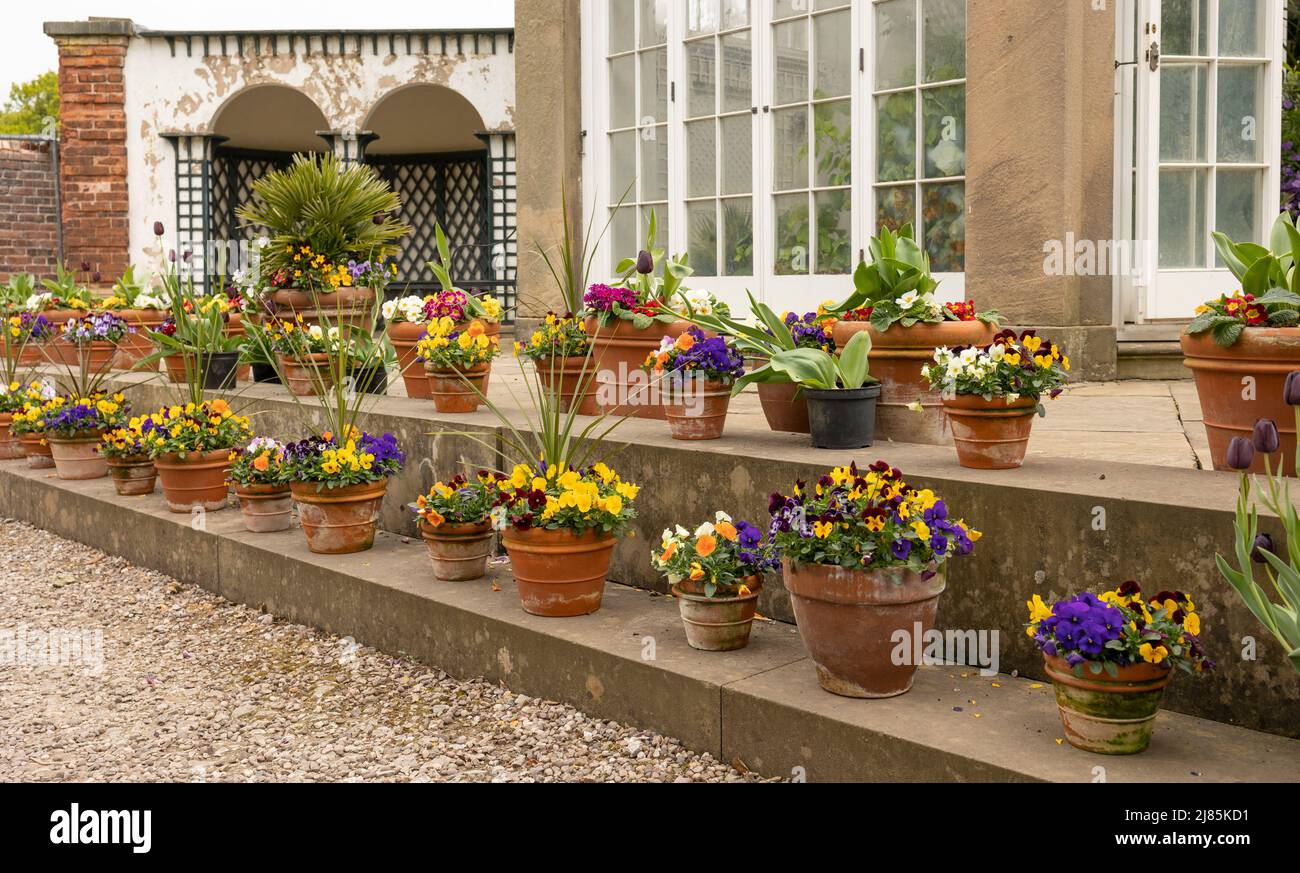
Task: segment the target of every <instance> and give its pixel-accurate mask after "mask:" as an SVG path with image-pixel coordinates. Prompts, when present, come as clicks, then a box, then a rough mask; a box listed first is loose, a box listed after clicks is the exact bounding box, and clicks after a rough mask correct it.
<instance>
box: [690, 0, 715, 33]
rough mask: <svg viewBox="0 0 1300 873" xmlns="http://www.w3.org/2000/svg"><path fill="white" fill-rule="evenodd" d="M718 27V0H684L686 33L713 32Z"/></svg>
mask: <svg viewBox="0 0 1300 873" xmlns="http://www.w3.org/2000/svg"><path fill="white" fill-rule="evenodd" d="M717 29H718V0H686V33H687V34H688V35H690V36H695V35H696V34H698V33H713V32H714V31H716V30H717Z"/></svg>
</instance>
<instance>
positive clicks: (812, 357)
mask: <svg viewBox="0 0 1300 873" xmlns="http://www.w3.org/2000/svg"><path fill="white" fill-rule="evenodd" d="M769 366H771V367H772V368H773V369H774V370H777V371H779V372H782V373H785V374H786V375H788V376H789V377H790V380H791V381H793V382H798V383H799V384H800V385H804V386H806V387H808V388H820V389H823V390H830V389H833V388H835V381H836V366H835V361H834V359H833V358H832V356H831V355H830V353H828V352H824V351H822V350H821V349H786V350H783V351H780V352H777V353H776V354H775V355H773V356H772V360H771V362H770V363H769Z"/></svg>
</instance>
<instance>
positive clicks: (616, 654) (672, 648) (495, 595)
mask: <svg viewBox="0 0 1300 873" xmlns="http://www.w3.org/2000/svg"><path fill="white" fill-rule="evenodd" d="M0 514H2V515H5V516H8V517H12V518H17V519H19V520H22V521H25V522H28V523H30V524H33V525H35V526H37V527H41V528H44V529H46V530H50V531H52V532H54V533H56V534H58V535H60V536H63V537H67V538H69V539H73V540H77V541H79V542H83V543H86V544H87V545H91V546H94V547H96V548H99V549H102V550H103V551H105V552H108V553H110V554H114V555H120V556H121V557H123V558H125V559H127V560H128V561H131V562H132V563H135V564H138V565H140V566H145V567H150V568H153V569H156V570H158V571H160V572H163V573H166V574H168V575H170V576H173V577H175V578H178V579H181V580H183V581H188V582H196V583H198V584H199V585H202V586H203V587H205V588H207V589H209V590H212V591H214V592H216V593H218V594H220V595H222V596H224V597H226V598H227V599H230V600H233V601H238V602H242V603H246V604H249V605H252V606H259V607H264V608H265V609H266V610H267V611H268V612H270V613H272V614H274V615H276V616H278V617H280V618H284V619H288V620H292V621H298V622H303V623H307V624H312V625H315V626H317V627H320V628H322V629H324V630H327V631H330V632H332V633H335V634H339V635H345V636H351V637H352V638H353V639H355V640H356V641H357V642H359V643H361V644H363V645H369V646H374V647H376V648H379V649H381V650H384V651H388V652H393V653H405V654H409V655H411V656H413V657H415V658H417V659H419V660H421V661H423V662H425V663H428V664H431V665H434V666H437V667H439V668H441V669H443V670H446V671H447V672H448V673H450V674H452V675H453V676H457V677H465V678H468V677H479V676H481V677H484V678H487V679H489V680H493V681H498V682H501V683H503V684H505V685H506V686H507V687H509V688H511V689H512V690H514V691H517V692H520V693H523V694H527V695H530V696H536V697H543V698H547V699H552V700H558V701H563V702H565V703H569V704H572V705H574V706H577V707H579V708H581V709H582V710H584V711H585V712H587V713H589V714H591V715H594V716H598V717H601V718H606V719H611V720H615V721H619V722H625V723H629V724H634V725H637V726H640V727H645V728H650V729H654V730H657V731H661V732H663V733H666V734H669V735H672V736H675V737H678V738H680V739H681V740H682V741H683V742H684V743H685V744H686V745H688V746H689V747H691V748H693V749H696V750H699V751H707V752H710V753H712V754H714V755H716V756H718V757H720V758H721V759H722V760H726V761H733V762H736V763H737V764H739V765H743V766H746V767H748V768H749V769H752V770H754V771H755V772H758V773H761V774H763V775H768V776H785V777H790V776H793V777H795V778H804V779H807V780H809V781H836V780H854V781H856V780H878V781H910V780H938V781H1079V782H1087V781H1099V780H1101V779H1104V780H1105V781H1111V782H1127V781H1141V782H1197V781H1205V782H1233V781H1300V741H1297V740H1292V739H1287V738H1283V737H1278V736H1275V735H1272V734H1266V733H1260V732H1256V731H1251V730H1247V729H1245V728H1241V727H1235V726H1232V725H1227V724H1222V723H1218V722H1213V721H1208V720H1205V719H1201V718H1196V717H1193V716H1188V715H1182V714H1180V713H1175V712H1162V713H1161V715H1160V717H1159V719H1158V721H1157V726H1156V734H1155V738H1154V740H1153V742H1152V744H1151V748H1150V749H1149V750H1148V751H1147V752H1146V753H1144V754H1141V755H1137V756H1132V757H1106V756H1099V755H1091V754H1088V753H1086V752H1081V751H1079V750H1077V749H1074V748H1072V747H1071V746H1069V745H1068V744H1066V743H1064V742H1063V740H1062V737H1063V734H1062V731H1061V727H1060V722H1059V719H1058V717H1057V713H1056V707H1055V702H1054V700H1053V698H1052V694H1051V688H1050V686H1049V685H1047V684H1046V683H1040V682H1035V681H1032V680H1027V679H1018V678H1011V677H1008V676H994V677H984V676H980V675H979V673H978V671H976V670H974V669H970V668H964V667H926V668H922V669H921V670H920V671H919V673H918V676H917V680H916V684H915V686H914V687H913V689H912V691H911V692H909V693H908V694H905V695H902V696H900V697H896V698H892V699H889V700H873V701H863V700H850V699H847V698H842V697H836V696H835V695H832V694H828V693H826V692H824V691H822V690H821V689H820V688H819V687H818V685H817V681H816V678H815V676H814V672H813V668H812V664H811V663H810V662H809V660H808V659H807V657H806V655H805V652H804V649H803V646H802V643H801V642H800V640H799V635H798V630H797V629H796V628H794V627H792V626H790V625H787V624H783V623H781V622H775V621H761V622H758V623H757V626H756V627H755V629H754V635H753V639H752V641H751V643H750V646H749V647H748V648H747V649H744V650H742V651H739V652H731V653H706V652H697V651H695V650H693V649H691V648H689V647H688V646H687V645H686V642H685V637H684V635H683V633H682V629H681V623H680V618H679V617H678V614H677V608H676V605H675V604H674V603H673V601H672V600H671V598H667V597H663V596H661V595H658V594H655V593H652V592H647V591H643V590H640V589H635V588H629V587H626V586H622V585H613V584H611V585H610V586H609V589H608V591H607V593H606V597H605V603H604V606H603V607H602V608H601V610H600V611H599V612H597V613H595V614H594V615H590V616H584V617H582V618H574V619H546V618H539V617H537V616H530V615H527V614H526V613H524V612H523V611H522V610H521V609H520V607H519V603H518V599H517V596H516V593H515V590H514V584H513V582H512V580H511V578H510V575H509V572H508V568H503V567H500V566H498V567H495V568H493V572H492V574H491V576H490V578H489V579H484V580H480V581H476V582H468V583H440V582H437V581H435V580H434V579H433V577H432V573H431V571H430V566H429V560H428V556H427V554H426V553H425V551H424V546H423V544H422V543H421V542H419V541H418V540H413V539H411V538H406V537H401V536H397V535H393V534H389V533H381V534H380V535H379V538H378V539H377V541H376V545H375V548H374V549H372V550H371V551H368V552H363V553H360V554H356V555H342V556H321V555H313V554H311V553H310V552H309V551H308V550H307V547H306V543H305V541H304V538H303V536H302V533H301V531H298V530H291V531H285V532H283V533H277V534H251V533H248V532H246V531H244V530H243V525H242V522H241V519H240V515H239V513H238V511H237V510H235V509H233V508H232V509H227V510H223V511H220V512H213V513H207V514H206V515H203V516H200V517H198V518H191V517H190V516H188V515H178V514H174V513H170V512H168V511H167V510H166V509H165V508H164V506H163V503H162V498H161V496H160V495H157V494H154V495H149V496H144V497H119V496H117V495H116V494H115V492H114V490H113V487H112V483H111V482H110V481H109V480H107V479H99V480H92V481H88V482H67V481H63V480H60V479H58V478H56V477H55V476H54V475H53V473H52V472H51V471H48V470H31V469H29V468H28V467H27V466H26V464H25V462H23V461H7V462H0ZM108 657H109V658H111V657H112V655H111V653H108ZM1175 681H1176V682H1181V681H1186V680H1185V677H1180V678H1179V679H1177V680H1175Z"/></svg>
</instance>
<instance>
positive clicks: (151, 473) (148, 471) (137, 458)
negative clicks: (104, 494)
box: [108, 455, 158, 497]
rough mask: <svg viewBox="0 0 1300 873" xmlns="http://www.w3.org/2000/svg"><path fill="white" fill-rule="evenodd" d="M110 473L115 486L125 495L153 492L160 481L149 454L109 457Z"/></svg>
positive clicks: (119, 492) (118, 491)
mask: <svg viewBox="0 0 1300 873" xmlns="http://www.w3.org/2000/svg"><path fill="white" fill-rule="evenodd" d="M108 475H109V476H110V477H111V478H112V479H113V487H114V488H116V489H117V493H118V494H121V495H122V496H123V497H131V496H134V495H138V494H152V493H153V491H154V486H155V485H156V484H157V481H158V470H157V468H155V467H154V465H153V459H152V458H150V457H149V456H148V455H126V456H121V457H113V458H109V459H108Z"/></svg>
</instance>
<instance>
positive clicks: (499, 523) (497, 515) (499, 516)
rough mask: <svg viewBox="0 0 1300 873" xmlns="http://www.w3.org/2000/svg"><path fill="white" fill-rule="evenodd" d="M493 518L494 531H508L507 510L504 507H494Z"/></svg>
mask: <svg viewBox="0 0 1300 873" xmlns="http://www.w3.org/2000/svg"><path fill="white" fill-rule="evenodd" d="M491 518H492V529H493V530H498V531H501V530H505V529H506V508H505V507H504V506H494V507H492V512H491Z"/></svg>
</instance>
